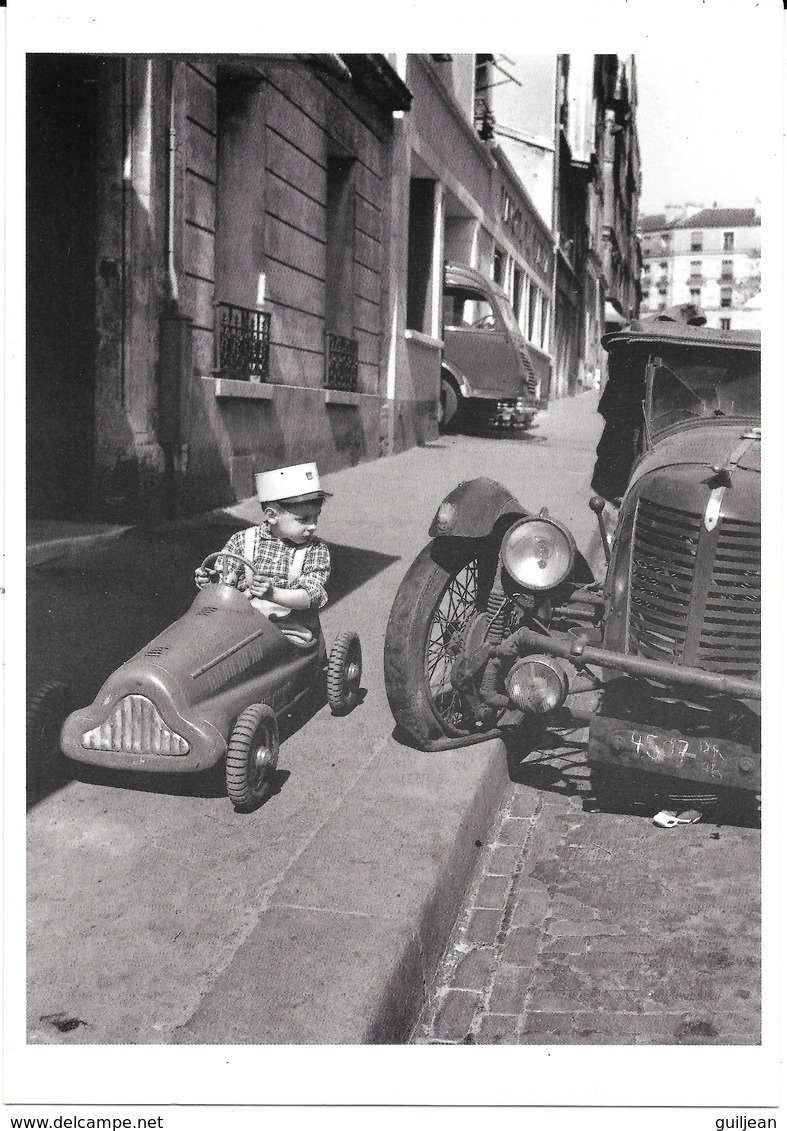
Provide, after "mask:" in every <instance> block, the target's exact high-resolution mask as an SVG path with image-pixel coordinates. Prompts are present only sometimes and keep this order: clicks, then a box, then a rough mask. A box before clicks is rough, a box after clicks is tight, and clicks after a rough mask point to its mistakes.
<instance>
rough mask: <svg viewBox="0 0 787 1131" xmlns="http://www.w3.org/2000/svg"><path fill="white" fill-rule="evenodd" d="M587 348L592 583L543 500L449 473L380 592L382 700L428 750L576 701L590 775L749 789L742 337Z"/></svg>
mask: <svg viewBox="0 0 787 1131" xmlns="http://www.w3.org/2000/svg"><path fill="white" fill-rule="evenodd" d="M604 345H605V348H606V349H607V350H608V351H609V360H610V377H609V383H608V386H607V388H606V390H605V393H604V399H603V402H602V405H601V408H602V410H603V411H604V413H605V416H606V420H607V429H605V436H604V437H603V438H602V442H601V443H600V444H599V449H598V457H599V458H598V462H597V466H596V470H595V473H594V477H593V483H594V485H595V487H596V489H597V490H599V491H601V490H603V491H604V493H605V494H606V497H607V500H609V501H610V502H609V503H605V499H604V498H602V497H600V496H599V495H597V496H595V497H593V498H592V499H591V502H590V505H591V507H592V508H593V510H594V511H595V512H596V514H597V515H598V518H599V523H600V527H601V533H602V538H603V539H604V547H605V551H606V559H607V568H606V576H605V577H604V578H594V576H593V574H592V572H591V570H590V568H589V566H588V563H587V561H586V560H585V559H584V558H583V557H582V555H581V554H580V553H578V551H577V548H576V545H575V542H574V539H573V537H572V535H571V533H570V531H569V530H568V529H567V528H566V527H565V526H564V525H563V524H562V523H561V522H559V521H558V520H557V519H555V518H553V517H552V516H551V515H549V514H548V513H547V512H546V511H545V510H542V511H540V512H537V513H532V512H530V511H528V510H527V509H526V508H525V507H524V506H523V505H522V504H521V503H519V502H518V501H517V500H516V499H514V498H513V496H512V495H511V494H510V492H509V491H507V490H506V489H505V488H504V487H503V486H501V485H500V484H499V483H495V482H493V481H491V480H488V479H475V480H470V481H468V482H465V483H461V484H460V485H459V486H458V487H457V488H455V490H453V491H452V492H451V493H450V494H449V495H448V496H447V497H446V498H445V499H444V500H443V502H442V503H441V504H440V505H439V507H438V509H437V513H436V515H435V518H434V520H433V522H432V526H431V528H430V535H431V536H432V537H433V539H434V540H433V541H432V542H431V543H430V544H429V545H428V546H427V547H426V548H425V549H424V550H423V551H422V552H421V554H420V555H419V556H418V557H417V558H416V560H415V562H414V563H413V564H412V566H411V567H410V570H409V571H408V573H407V575H406V576H405V578H404V580H403V582H402V585H401V588H400V590H399V593H398V594H397V597H396V600H395V601H394V604H393V608H392V610H391V614H390V619H389V622H388V628H387V635H386V643H385V680H386V689H387V693H388V699H389V703H390V705H391V709H392V712H393V715H394V717H395V719H396V722H397V724H398V726H399V728H400V732H404V733H405V734H407V735H408V736H409V739H410V741H411V742H413V743H414V744H415V745H417V746H418V747H420V748H422V749H428V750H439V749H443V748H446V747H451V746H455V745H460V744H465V743H468V742H476V741H479V740H480V739H482V738H486V737H488V736H489V735H491V734H500V733H503V732H504V731H505V729H506V728H510V727H522V726H523V725H524V726H526V725H527V723H528V720H530V721H531V723H532V721H533V720H534V719H535V718H536V717H540V718H542V719H547V720H548V719H550V718H551V719H553V720H556V719H558V718H559V717H561V715H565V714H566V713H567V708H571V706H572V704H576V703H578V702H580V701H582V700H584V701H585V702H586V703H587V702H588V701H589V703H590V712H589V748H588V758H589V761H590V763H591V765H592V766H593V767H594V768H595V770H596V772H597V776H598V779H599V780H601V779H602V778H604V779H606V780H609V779H610V778H612V779H613V780H614V779H616V778H618V779H621V780H622V778H623V777H624V776H625V775H626V774H627V773H628V774H630V776H631V777H634V778H639V779H640V780H645V781H646V782H648V783H651V784H652V785H653V786H654V796H656V795H658V794H659V792H660V791H661V792H662V793H664V795H665V796H666V797H667V798H668V799H670V800H671V802H672V803H673V804H674V806H676V807H680V806H681V804H688V805H691V806H693V807H695V808H697V809H698V810H699V811H700V812H701V811H702V810H703V808H704V807H708V806H711V805H712V804H715V803H716V802H717V801H718V800H719V798H720V797H721V796H722V795H724V796H725V797H726V798H727V799H728V798H729V797H730V792H729V791H731V790H732V791H735V792H734V793H733V794H732V796H733V797H743V796H749V797H754V796H756V794H757V793H758V791H759V788H760V725H759V723H760V718H759V705H760V704H759V700H760V427H759V425H760V342H759V333H754V332H743V331H741V332H736V331H724V330H713V329H707V328H699V327H694V326H687V325H684V324H678V323H670V322H651V323H645V322H642V323H633V324H631V325H630V326H629V327H628V328H626V329H623V330H621V331H619V332H617V333H614V334H611V335H608V336H607V337H606V338H605V339H604ZM610 503H611V506H610ZM610 513H611V514H613V515H615V518H616V521H615V523H614V536H613V537H612V539H611V547H610V545H609V540H608V538H607V534H606V529H607V528H606V526H605V524H604V515H605V514H606V515H609V514H610ZM580 693H583V694H582V699H580V698H579V696H580ZM568 713H570V711H569V712H568ZM656 786H658V788H655V787H656ZM740 790H746V791H749V794H748V795H743V794H741V793H740V792H739V791H740Z"/></svg>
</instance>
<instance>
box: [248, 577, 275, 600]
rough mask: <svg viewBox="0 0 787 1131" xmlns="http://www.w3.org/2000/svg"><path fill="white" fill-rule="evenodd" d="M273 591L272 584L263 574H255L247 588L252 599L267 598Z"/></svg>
mask: <svg viewBox="0 0 787 1131" xmlns="http://www.w3.org/2000/svg"><path fill="white" fill-rule="evenodd" d="M272 589H273V582H272V581H271V579H270V578H269V577H266V576H265V574H264V573H255V574H254V577H253V578H252V580H251V585H250V586H249V592H250V593H251V595H252V597H260V598H264V597H268V596H269V595H270V593H271V591H272Z"/></svg>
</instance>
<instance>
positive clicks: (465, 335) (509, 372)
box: [440, 263, 541, 429]
mask: <svg viewBox="0 0 787 1131" xmlns="http://www.w3.org/2000/svg"><path fill="white" fill-rule="evenodd" d="M540 389H541V383H540V379H539V376H538V372H537V370H536V367H535V365H534V353H533V352H532V351H531V349H530V347H529V346H528V343H527V342H526V341H525V338H524V335H523V334H522V331H521V330H520V328H519V325H518V324H517V320H516V316H515V315H514V312H513V310H512V309H511V303H510V302H509V299H508V296H507V295H506V293H505V291H504V290H503V289H502V287H499V286H498V285H497V283H495V282H493V281H492V280H491V279H489V278H487V277H486V276H485V275H483V274H482V273H481V272H480V271H475V270H474V269H473V268H471V267H465V266H464V265H462V264H456V263H448V264H446V267H445V271H444V275H443V355H442V361H441V366H440V423H441V426H442V427H444V428H445V427H447V426H448V425H449V424H453V425H454V426H457V425H458V424H460V423H464V424H470V425H475V426H476V427H490V428H505V429H516V428H526V427H527V426H528V425H529V424H530V423H531V422H532V420H533V417H534V416H535V414H536V412H537V411H538V409H539V407H540V395H541V392H540Z"/></svg>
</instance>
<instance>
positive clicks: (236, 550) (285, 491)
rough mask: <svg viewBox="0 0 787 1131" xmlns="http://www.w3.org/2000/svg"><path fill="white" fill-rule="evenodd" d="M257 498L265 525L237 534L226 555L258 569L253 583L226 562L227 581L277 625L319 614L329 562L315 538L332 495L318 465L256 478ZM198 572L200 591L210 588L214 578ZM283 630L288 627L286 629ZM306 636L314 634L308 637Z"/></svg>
mask: <svg viewBox="0 0 787 1131" xmlns="http://www.w3.org/2000/svg"><path fill="white" fill-rule="evenodd" d="M255 481H256V487H257V498H258V499H259V500H260V503H261V505H262V513H263V515H264V521H263V522H262V523H260V525H259V526H250V527H248V528H247V529H246V530H239V531H238V533H237V534H233V535H232V537H231V538H230V540H229V542H228V543H227V545H226V546H225V547H224V551H226V552H227V553H233V554H239V555H240V557H242V558H246V559H247V560H248V561H250V562H252V563H253V565H254V576H253V578H252V579H251V581H250V582H249V580H248V579H247V578H246V576H245V572H246V571H244V570H243V568H242V566H241V565H240V563H239V562H236V561H234V559H232V558H230V559H228V560H227V561H226V562H224V563H222V562H221V559H219V561H218V562H217V565H219V564H223V565H224V567H225V569H226V570H227V571H228V580H234V583H235V584H236V585H237V587H238V589H240V590H242V591H245V592H246V594H247V596H248V597H249V599H250V600H251V603H252V605H253V606H254V608H256V609H258V610H259V611H260V612H261V613H263V614H264V615H265V616H268V617H271V619H274V620H280V619H283V618H289V616H290V613H291V612H292V611H293V610H299V611H300V610H303V611H306V610H309V609H321V608H323V606H324V605H325V604H326V603H327V601H328V595H327V594H326V592H325V585H326V582H327V581H328V577H329V576H330V572H331V558H330V554H329V552H328V547H327V546H326V545H325V543H324V542H321V541H320V540H319V539H317V538H315V537H314V530H315V527H316V526H317V520H318V518H319V517H320V511H321V510H322V504H323V499H325V498H329V497H330V492H328V491H323V490H322V489H321V488H320V477H319V474H318V472H317V464H316V463H301V464H295V465H294V466H292V467H279V468H276V470H275V471H263V472H260V474H259V475H257V476H255ZM215 573H216V570H211V571H208V570H206V569H202V567H199V568H198V569H197V570H196V571H195V573H194V580H195V581H196V583H197V588H198V589H202V588H203V587H204V586H205V585H208V584H209V582H210V579H211V574H213V575H215ZM282 629H285V626H284V625H282ZM286 631H287V634H288V635H290V633H291V632H292V633H293V634H295V635H301V634H302V632H303V630H302V628H301V626H300V625H297V624H296V623H294V622H293V621H290V622H289V623H287V625H286ZM307 634H308V635H311V634H310V633H308V630H307Z"/></svg>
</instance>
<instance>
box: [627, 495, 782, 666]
mask: <svg viewBox="0 0 787 1131" xmlns="http://www.w3.org/2000/svg"><path fill="white" fill-rule="evenodd" d="M701 526H702V516H701V515H700V514H693V513H691V512H688V511H682V510H677V509H675V508H673V507H665V506H662V505H660V504H656V503H652V502H649V501H648V500H645V499H641V500H640V502H639V506H638V510H637V517H636V523H635V528H634V537H633V541H632V562H631V584H630V590H629V595H630V600H629V622H628V649H629V652H632V653H635V654H639V655H642V656H646V657H648V658H649V659H655V660H668V661H672V662H674V661H676V660H683V661H684V662H686V663H694V664H696V665H697V666H698V667H701V668H704V669H706V670H707V671H714V672H720V673H723V674H728V675H740V676H744V677H745V676H753V675H755V674H756V672H757V671H758V668H759V657H760V527H759V524H758V523H750V522H739V521H732V520H729V519H722V521H721V525H720V529H719V534H718V541H717V543H716V554H715V560H714V561H713V564H712V570H711V573H710V577H709V581H708V582H707V590H706V592H700V591H699V590H700V587H701V585H702V584H703V583H702V582H701V580H700V579H701V577H702V576H703V571H700V570H698V569H697V549H698V546H699V541H700V529H701ZM705 576H707V573H705ZM692 608H694V609H697V610H703V609H704V612H703V618H702V625H701V627H700V630H699V634H698V636H697V635H696V634H695V641H696V644H695V648H694V649H692V650H693V651H694V652H695V655H693V656H687V655H686V644H687V636H688V634H689V626H690V612H691V610H692Z"/></svg>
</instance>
